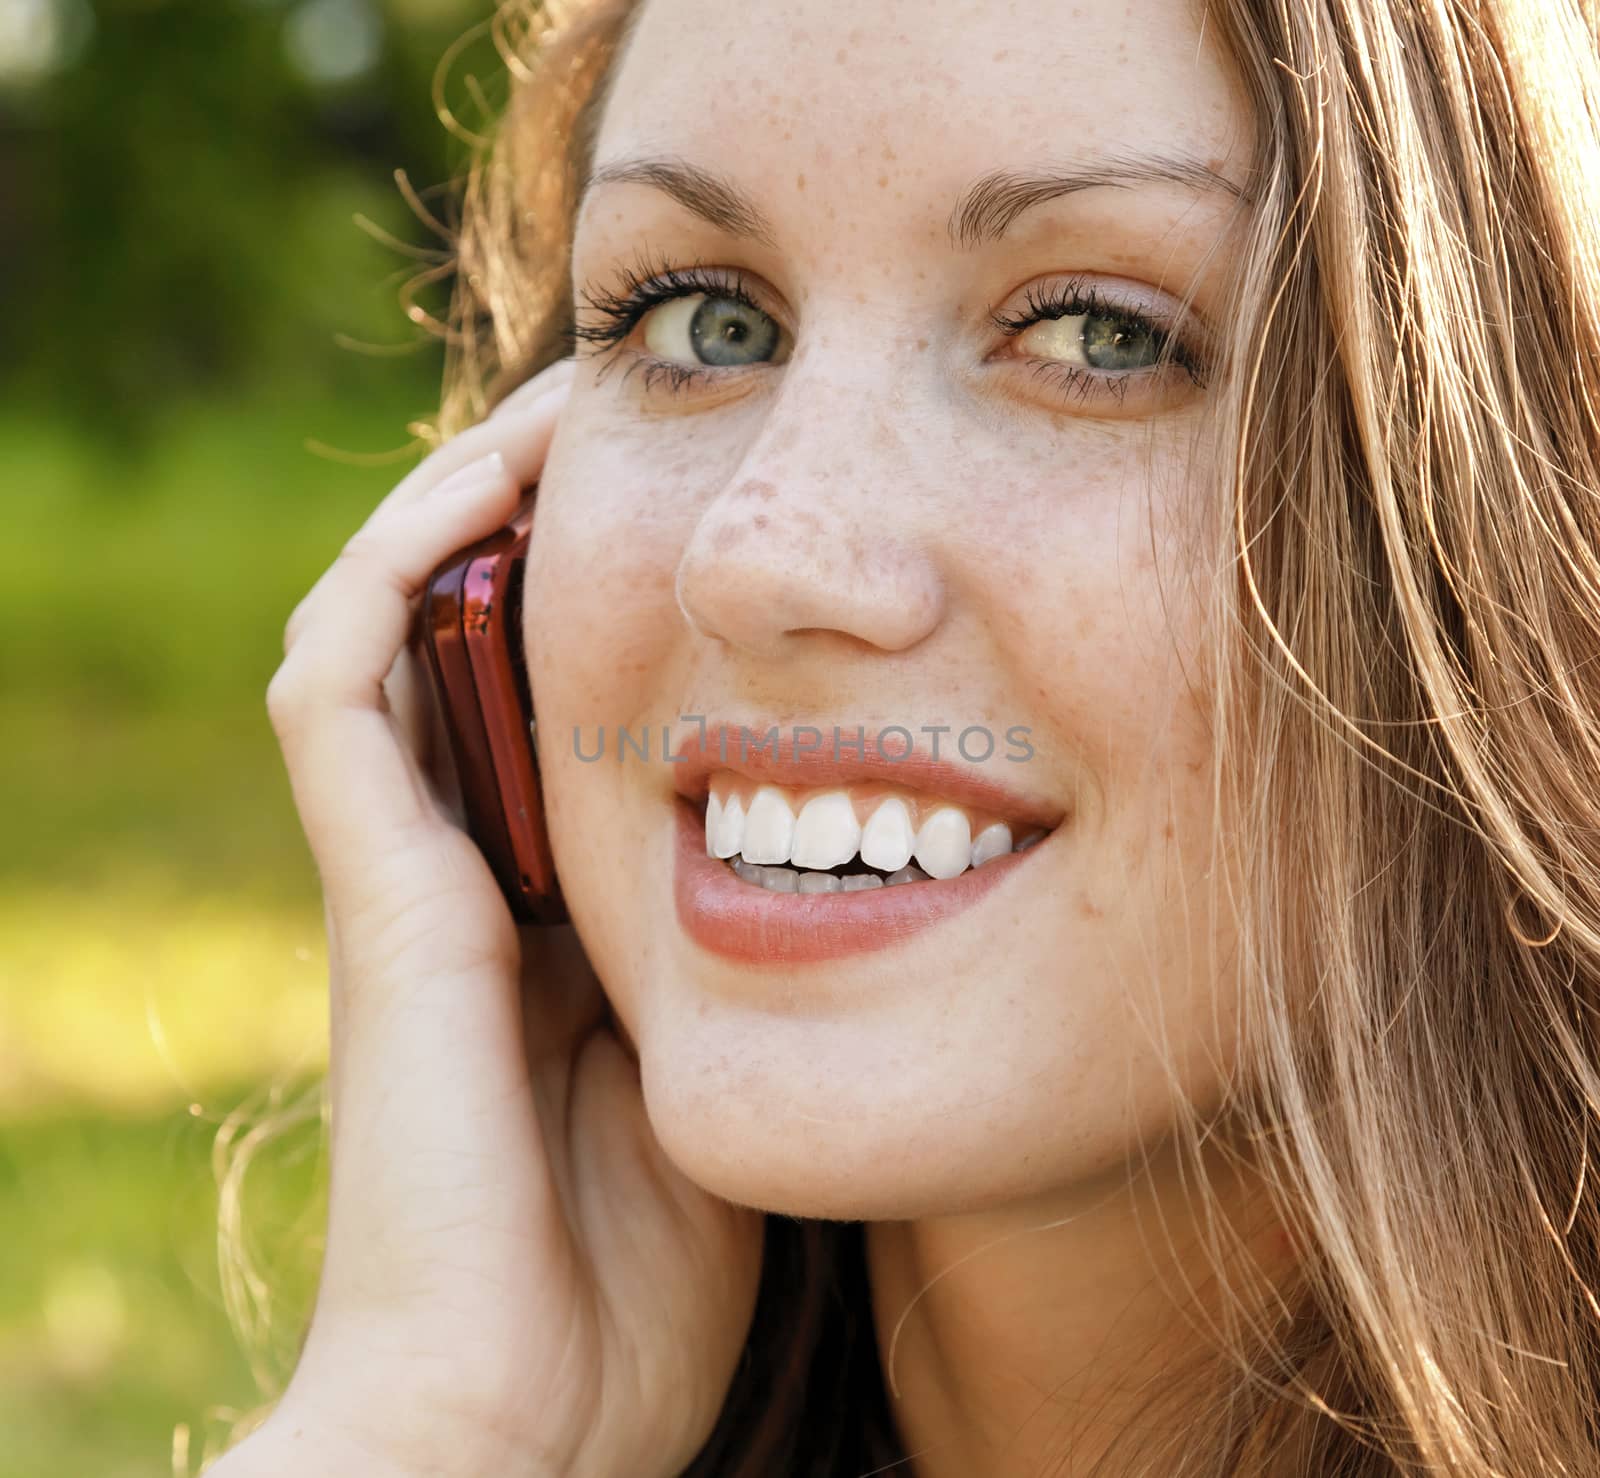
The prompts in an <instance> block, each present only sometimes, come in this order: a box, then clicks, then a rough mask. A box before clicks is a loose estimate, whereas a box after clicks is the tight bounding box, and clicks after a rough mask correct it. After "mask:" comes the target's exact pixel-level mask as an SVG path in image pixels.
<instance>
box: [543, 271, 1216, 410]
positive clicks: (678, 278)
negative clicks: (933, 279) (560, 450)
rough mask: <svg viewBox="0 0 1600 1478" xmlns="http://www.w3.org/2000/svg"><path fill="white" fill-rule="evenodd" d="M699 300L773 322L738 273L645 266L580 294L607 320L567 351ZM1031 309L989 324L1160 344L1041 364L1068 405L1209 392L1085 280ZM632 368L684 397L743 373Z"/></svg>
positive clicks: (1183, 360) (583, 332) (994, 316)
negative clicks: (1190, 389) (1127, 364)
mask: <svg viewBox="0 0 1600 1478" xmlns="http://www.w3.org/2000/svg"><path fill="white" fill-rule="evenodd" d="M700 293H704V294H706V295H707V296H708V297H713V298H723V299H727V300H729V301H731V302H735V303H739V304H741V305H742V306H744V307H746V308H749V309H751V310H752V311H754V312H756V313H760V314H762V315H763V316H764V317H770V316H771V315H770V314H768V313H767V311H766V309H765V308H763V307H762V306H761V304H760V303H758V302H757V301H756V299H755V298H754V297H753V296H752V295H751V293H750V292H749V291H748V290H747V289H746V287H745V286H744V279H743V278H742V277H741V276H740V275H739V273H737V272H729V271H726V270H724V269H723V268H720V267H710V268H708V267H703V266H700V265H695V266H691V267H675V266H673V265H672V264H671V263H669V262H661V263H659V264H658V265H656V266H654V267H650V266H648V265H646V264H645V263H644V262H643V261H642V260H641V262H640V265H639V266H638V267H637V268H635V269H624V271H623V273H622V280H621V283H620V285H619V287H618V288H617V289H616V290H614V291H608V290H605V289H593V288H591V289H586V290H585V291H584V292H583V293H582V294H581V296H582V298H583V299H584V301H585V302H587V303H588V305H589V307H590V308H591V309H592V310H593V311H594V312H596V313H598V314H599V315H600V318H601V320H602V321H601V322H600V323H598V324H593V325H579V326H578V327H575V328H574V329H572V330H570V331H569V333H568V334H567V343H568V347H569V348H572V349H575V348H576V346H577V343H578V342H579V341H582V342H585V343H589V344H594V345H596V346H597V347H596V349H595V351H594V353H595V354H596V355H598V354H600V353H602V352H604V350H605V349H607V348H615V347H617V346H619V345H620V344H621V343H622V342H623V341H624V340H625V339H626V338H627V337H628V335H629V334H630V333H632V332H633V330H634V327H635V326H636V325H637V324H638V323H639V321H640V320H641V319H642V318H643V317H644V316H645V314H646V313H648V312H649V311H650V310H651V309H652V308H655V307H658V306H659V305H660V304H662V303H670V302H672V301H673V300H675V299H677V298H683V297H693V296H695V295H697V294H700ZM1027 304H1028V306H1027V309H1026V310H1025V311H1024V310H1018V311H1017V312H1014V313H991V314H990V315H989V319H990V322H992V323H993V324H994V325H995V327H996V328H998V329H999V330H1000V332H1001V333H1003V334H1005V335H1006V336H1007V337H1008V338H1014V337H1016V336H1017V335H1019V334H1021V333H1023V332H1025V331H1026V330H1027V329H1030V328H1032V327H1033V326H1034V325H1035V324H1036V323H1044V322H1048V321H1050V320H1052V319H1057V318H1075V317H1078V316H1080V315H1087V316H1088V317H1091V318H1105V319H1109V320H1111V321H1112V322H1114V323H1116V324H1117V325H1118V326H1119V327H1121V328H1125V329H1132V330H1133V331H1134V332H1135V333H1136V334H1138V335H1146V334H1148V335H1149V337H1150V338H1151V339H1152V340H1153V342H1154V343H1155V346H1156V361H1155V363H1154V364H1152V365H1146V366H1143V367H1142V368H1140V369H1136V370H1122V371H1102V370H1091V369H1084V368H1083V367H1082V366H1081V365H1072V364H1062V363H1061V362H1060V361H1058V360H1051V359H1036V360H1035V361H1034V365H1035V373H1036V375H1037V376H1038V377H1040V378H1044V379H1047V380H1051V381H1053V382H1054V383H1055V385H1056V386H1057V388H1058V389H1060V390H1061V391H1062V393H1063V395H1064V396H1065V397H1066V398H1068V399H1077V400H1080V401H1081V400H1085V399H1087V398H1088V397H1089V396H1090V395H1093V394H1105V395H1110V396H1112V397H1114V398H1116V399H1118V400H1120V399H1122V398H1123V397H1125V396H1126V395H1127V392H1128V387H1129V384H1130V382H1131V381H1133V380H1135V379H1148V378H1149V377H1151V376H1152V375H1154V374H1157V373H1159V372H1160V370H1161V368H1162V367H1163V366H1165V365H1167V364H1169V363H1170V364H1173V365H1176V366H1177V367H1178V368H1180V369H1181V370H1183V372H1184V373H1185V374H1187V375H1188V376H1189V379H1190V380H1191V381H1192V382H1193V383H1194V384H1195V385H1196V386H1199V387H1204V385H1205V383H1206V378H1207V376H1206V367H1205V365H1204V363H1203V361H1202V359H1201V358H1200V356H1199V355H1198V354H1197V353H1196V352H1195V351H1194V350H1193V348H1192V347H1191V346H1190V345H1189V344H1188V343H1186V342H1185V341H1184V340H1183V339H1181V338H1180V337H1179V336H1178V335H1176V334H1174V333H1172V332H1171V331H1170V330H1168V329H1165V328H1163V327H1162V326H1161V325H1160V324H1158V323H1156V322H1155V321H1154V320H1153V319H1151V318H1149V317H1147V316H1146V315H1145V314H1143V313H1140V312H1138V311H1137V310H1136V309H1133V308H1129V307H1124V306H1122V305H1120V304H1117V303H1114V302H1109V301H1107V300H1106V299H1104V298H1102V297H1101V296H1100V295H1099V293H1098V292H1097V291H1096V289H1095V287H1094V285H1093V284H1092V283H1089V282H1086V281H1085V280H1084V279H1083V278H1081V277H1069V278H1066V279H1064V280H1062V281H1058V282H1052V283H1050V284H1049V285H1048V286H1047V287H1045V288H1043V289H1042V290H1041V289H1035V288H1029V289H1028V295H1027ZM756 367H757V366H756V365H751V366H750V368H756ZM633 368H635V369H642V370H643V372H644V384H645V387H646V389H649V388H650V387H651V386H653V385H655V384H656V383H658V382H662V383H664V384H665V386H666V388H667V389H668V390H669V391H670V392H672V393H677V392H679V391H682V390H685V389H687V388H688V387H689V386H690V385H691V384H693V383H696V382H698V381H701V380H704V379H706V378H707V377H708V376H712V377H714V376H716V375H719V374H723V373H731V374H736V373H738V371H737V370H728V371H723V370H718V369H715V368H714V367H712V366H709V365H707V366H704V367H702V368H699V369H691V368H689V367H687V366H685V365H681V364H674V363H672V362H671V361H670V360H665V359H657V358H656V357H655V356H653V355H649V354H643V353H640V354H637V355H636V358H635V364H634V365H633ZM629 372H630V373H631V370H630V371H629ZM623 378H624V379H626V378H627V376H626V375H624V377H623Z"/></svg>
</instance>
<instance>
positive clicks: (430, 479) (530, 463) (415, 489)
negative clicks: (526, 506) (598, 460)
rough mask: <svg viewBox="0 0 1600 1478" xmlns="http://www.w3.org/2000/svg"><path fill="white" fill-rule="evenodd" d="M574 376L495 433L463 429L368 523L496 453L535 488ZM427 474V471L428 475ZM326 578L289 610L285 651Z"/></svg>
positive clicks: (444, 489) (373, 523)
mask: <svg viewBox="0 0 1600 1478" xmlns="http://www.w3.org/2000/svg"><path fill="white" fill-rule="evenodd" d="M570 381H571V376H570V374H569V375H567V376H566V377H565V378H564V379H563V378H557V379H556V381H555V382H554V383H553V384H549V385H546V386H545V387H544V389H543V391H542V393H541V394H539V395H537V396H535V397H533V398H532V399H530V400H528V401H525V402H523V403H521V404H520V405H518V406H517V408H516V409H515V411H513V412H510V413H508V414H507V416H506V417H505V419H503V420H501V421H498V422H496V423H495V424H494V427H493V431H494V435H493V437H492V438H491V437H489V435H488V431H489V429H490V428H489V425H488V423H485V424H484V425H483V426H477V427H474V428H473V429H472V430H471V431H470V432H463V433H462V435H461V436H459V437H457V438H456V440H454V441H452V442H450V443H449V445H448V446H446V447H445V448H444V449H443V450H442V451H439V452H436V453H435V454H434V456H433V457H430V458H429V459H428V461H427V462H425V463H423V465H422V466H421V467H419V468H418V469H417V470H416V472H414V473H413V474H412V475H411V477H409V478H407V479H406V481H405V482H403V483H401V484H400V486H399V487H397V488H396V489H395V490H394V491H393V492H392V493H390V494H389V496H388V497H386V498H385V499H384V500H383V501H382V502H381V503H380V504H379V505H378V506H377V507H376V508H375V509H374V510H373V511H372V513H371V515H370V516H369V517H368V519H367V527H375V526H377V525H378V524H380V523H383V524H387V521H388V520H389V519H391V518H393V517H396V516H397V515H399V514H401V513H402V512H404V510H405V509H407V508H409V507H412V506H414V505H415V504H416V503H417V502H419V501H420V500H421V499H422V498H424V497H426V496H427V495H428V494H429V493H431V492H432V491H434V490H435V489H439V490H440V492H441V496H443V495H444V493H445V492H448V491H449V490H450V488H453V487H455V486H457V485H458V484H457V483H456V479H458V478H466V479H468V480H469V481H470V480H471V479H472V477H473V476H474V474H473V472H472V469H473V468H474V467H476V466H478V465H479V464H480V463H482V462H483V460H484V458H485V457H488V456H492V455H494V454H495V453H499V455H500V456H501V458H502V459H503V460H504V462H505V465H506V469H507V471H508V472H509V474H510V475H511V477H512V478H513V479H514V480H515V481H516V482H517V483H518V485H519V486H521V487H531V486H532V485H533V484H534V483H536V482H537V481H538V479H539V474H540V472H541V471H542V470H543V467H544V464H545V459H546V458H547V456H548V455H549V451H550V442H551V439H552V438H553V437H554V436H555V430H556V425H557V422H558V420H559V414H560V411H561V408H562V407H563V406H564V405H565V404H566V399H567V395H568V394H569V392H570V390H571V384H570ZM469 438H470V440H469ZM472 448H477V449H479V455H478V456H477V457H476V458H475V459H471V460H467V461H465V462H463V461H462V458H463V456H464V454H465V452H467V451H469V450H471V449H472ZM447 454H448V455H447ZM423 474H426V477H424V476H423ZM447 484H448V485H449V487H447V486H446V485H447ZM365 532H366V527H364V528H363V533H365ZM441 558H442V556H441ZM329 573H332V572H331V571H330V572H329ZM326 579H327V575H326V574H325V575H324V576H323V577H322V579H321V580H318V582H317V583H316V584H315V585H313V586H312V587H311V589H310V590H309V591H308V592H307V593H306V596H305V598H304V599H303V600H302V601H301V602H300V604H299V605H297V606H296V607H295V609H294V610H293V612H291V613H290V616H289V620H288V622H287V623H286V624H285V626H284V636H283V642H284V650H285V652H287V651H288V650H289V648H290V647H291V646H292V645H293V644H294V640H295V638H296V637H297V636H298V634H299V632H300V630H301V629H302V628H303V627H304V625H305V624H306V622H307V621H308V620H309V619H310V616H311V611H312V609H313V608H314V607H315V605H316V603H317V602H318V600H319V599H320V597H321V593H322V588H323V583H324V581H325V580H326Z"/></svg>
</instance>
